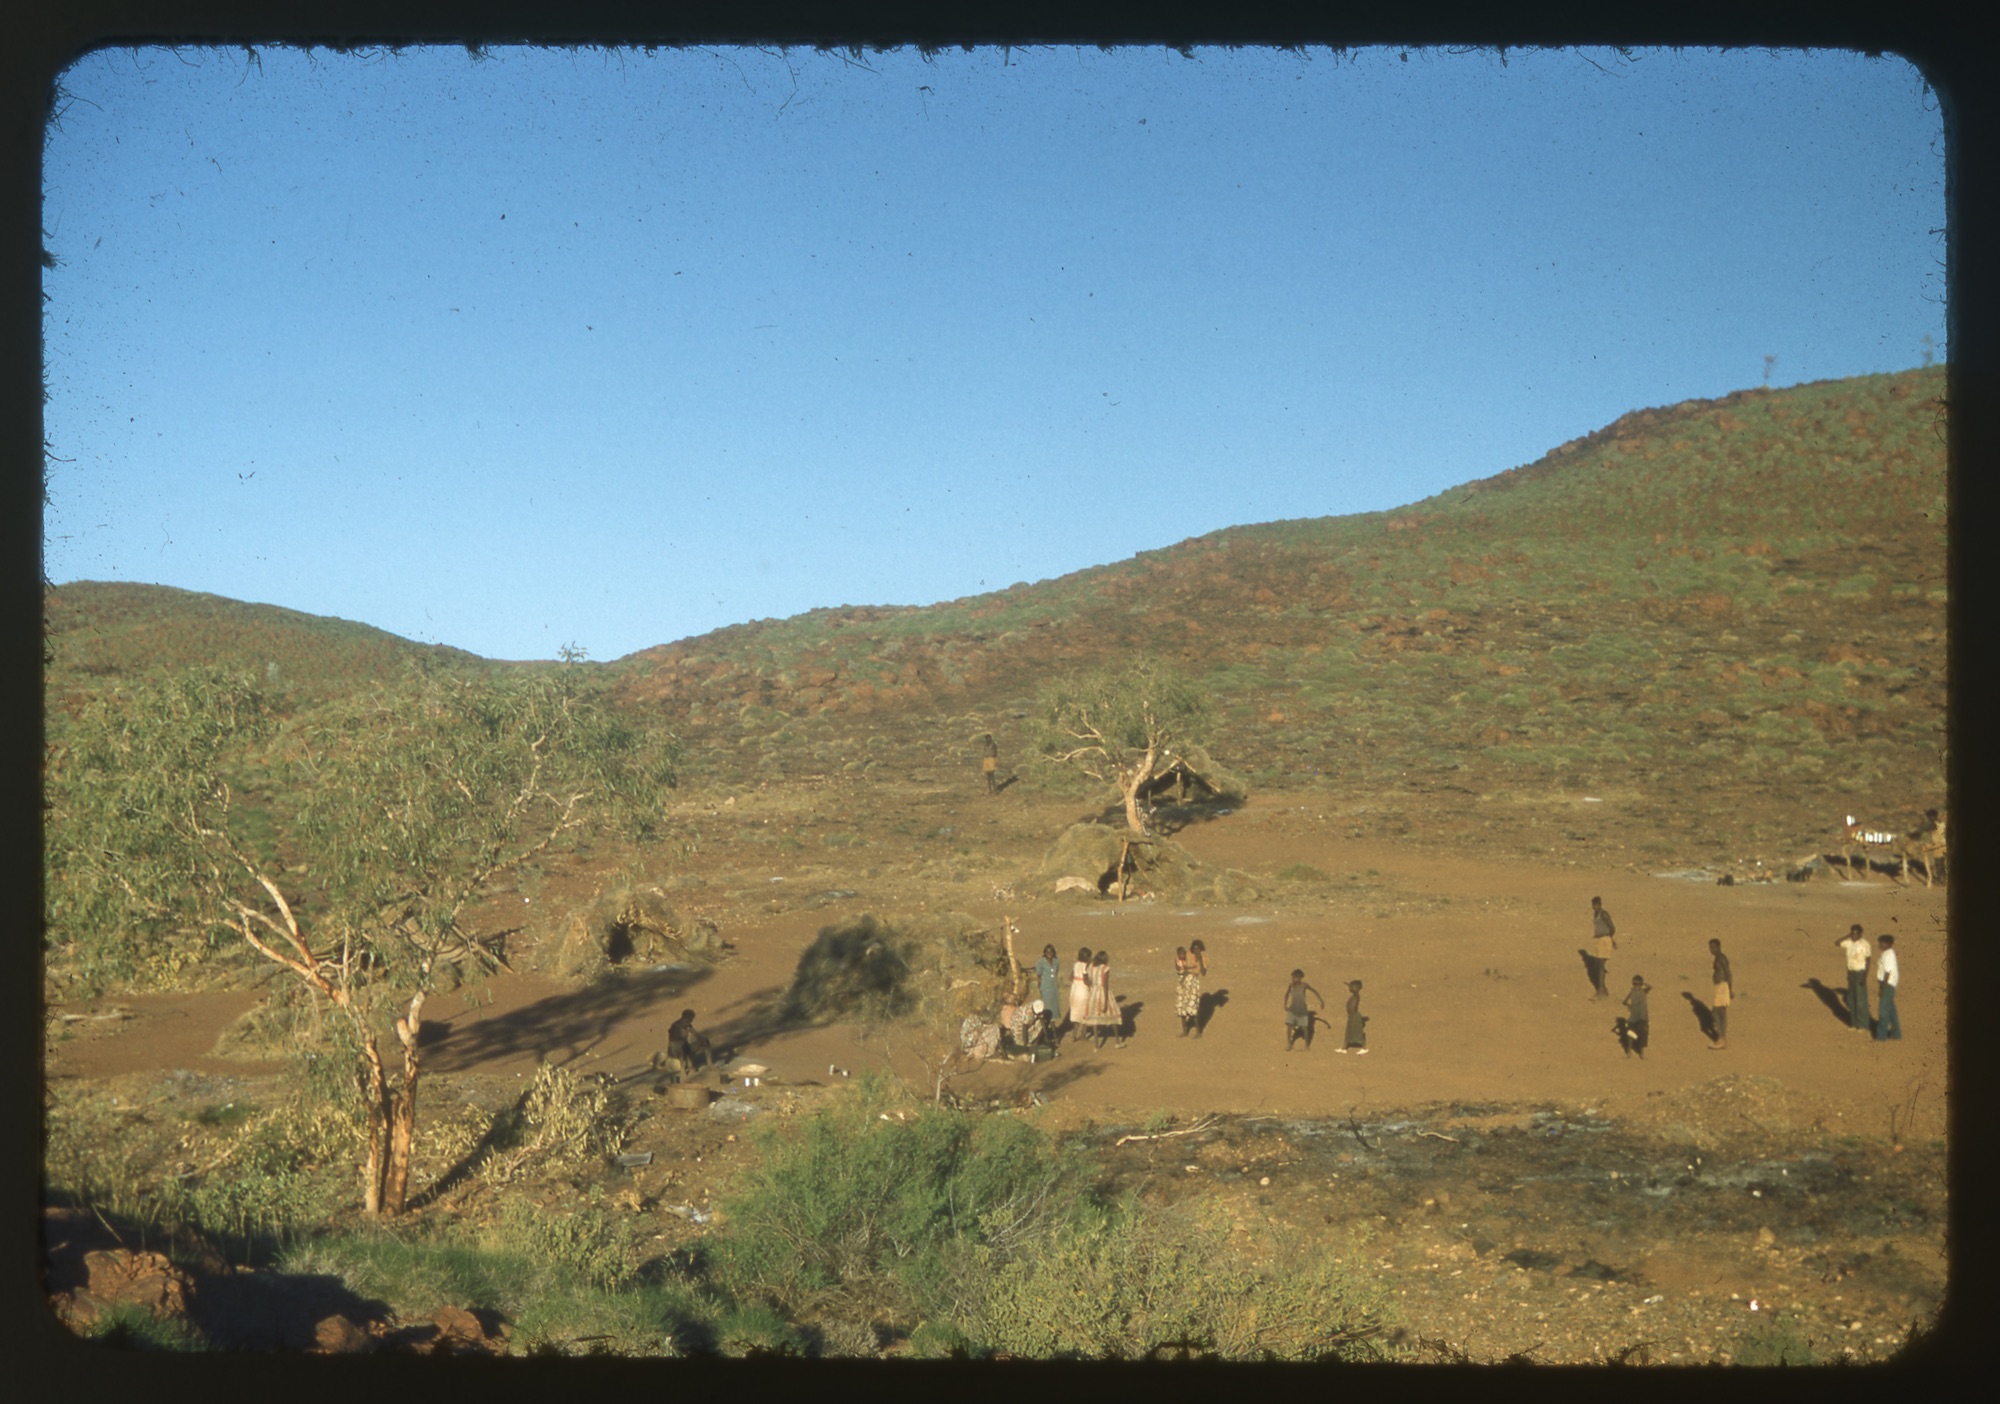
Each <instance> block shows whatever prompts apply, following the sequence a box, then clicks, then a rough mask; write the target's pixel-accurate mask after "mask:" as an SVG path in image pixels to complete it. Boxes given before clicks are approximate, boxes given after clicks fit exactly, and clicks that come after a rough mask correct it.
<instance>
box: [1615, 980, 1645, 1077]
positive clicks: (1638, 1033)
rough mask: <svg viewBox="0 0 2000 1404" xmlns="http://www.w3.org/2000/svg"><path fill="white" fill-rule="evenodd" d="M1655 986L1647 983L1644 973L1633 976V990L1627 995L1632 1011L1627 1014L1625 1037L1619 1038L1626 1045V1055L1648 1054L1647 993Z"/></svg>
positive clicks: (1626, 1000)
mask: <svg viewBox="0 0 2000 1404" xmlns="http://www.w3.org/2000/svg"><path fill="white" fill-rule="evenodd" d="M1652 988H1653V987H1652V986H1651V985H1649V984H1647V983H1646V977H1645V976H1643V975H1634V976H1633V977H1632V992H1631V993H1630V994H1628V995H1626V996H1625V1008H1626V1009H1627V1010H1629V1011H1630V1012H1629V1013H1627V1014H1626V1016H1625V1037H1624V1038H1623V1039H1621V1040H1619V1041H1620V1042H1621V1043H1623V1044H1624V1045H1625V1056H1626V1057H1628V1058H1629V1057H1631V1056H1632V1055H1633V1054H1634V1053H1637V1054H1638V1055H1639V1056H1640V1057H1641V1058H1644V1057H1645V1056H1646V1029H1647V1024H1648V1022H1649V1020H1648V1018H1647V1015H1646V994H1647V992H1648V991H1649V990H1651V989H1652Z"/></svg>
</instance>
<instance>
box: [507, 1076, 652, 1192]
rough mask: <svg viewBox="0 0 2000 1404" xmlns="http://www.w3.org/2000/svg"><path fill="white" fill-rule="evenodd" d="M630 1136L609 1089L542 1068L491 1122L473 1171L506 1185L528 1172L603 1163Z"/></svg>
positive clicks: (624, 1116) (623, 1110) (615, 1096)
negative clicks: (512, 1103) (517, 1101)
mask: <svg viewBox="0 0 2000 1404" xmlns="http://www.w3.org/2000/svg"><path fill="white" fill-rule="evenodd" d="M630 1131H631V1122H630V1118H629V1116H628V1115H627V1112H626V1108H625V1106H624V1103H623V1100H622V1098H620V1097H619V1095H618V1094H617V1093H616V1092H614V1091H613V1090H612V1089H611V1088H609V1087H607V1086H605V1085H603V1084H602V1083H599V1082H594V1081H590V1080H588V1079H585V1078H580V1077H578V1076H577V1075H576V1074H575V1073H572V1072H570V1071H569V1070H568V1069H567V1068H563V1067H559V1066H557V1065H556V1064H554V1063H543V1064H542V1065H541V1066H540V1067H538V1068H536V1069H535V1080H534V1081H533V1082H532V1083H531V1084H529V1087H528V1091H527V1093H526V1095H524V1096H523V1097H522V1098H521V1101H520V1104H519V1105H518V1106H515V1107H513V1108H510V1109H509V1110H508V1111H506V1112H503V1113H502V1114H501V1115H500V1117H499V1118H497V1119H496V1121H495V1123H494V1126H493V1130H492V1133H491V1135H490V1136H489V1137H488V1147H487V1150H486V1152H485V1153H484V1155H483V1157H482V1158H481V1160H480V1163H479V1166H478V1171H479V1174H480V1175H481V1176H482V1177H483V1178H485V1179H487V1180H488V1181H490V1182H492V1183H494V1184H506V1183H508V1182H509V1181H512V1180H515V1179H517V1178H519V1177H520V1176H521V1175H522V1174H523V1173H524V1172H526V1171H528V1170H529V1169H531V1168H532V1169H547V1168H561V1167H565V1166H577V1165H587V1164H590V1163H593V1162H597V1161H604V1160H608V1159H610V1158H611V1157H612V1156H614V1155H616V1154H617V1153H618V1152H619V1151H620V1150H622V1149H623V1148H624V1146H625V1138H626V1136H627V1135H629V1134H630Z"/></svg>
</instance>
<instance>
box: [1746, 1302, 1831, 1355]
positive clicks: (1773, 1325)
mask: <svg viewBox="0 0 2000 1404" xmlns="http://www.w3.org/2000/svg"><path fill="white" fill-rule="evenodd" d="M1733 1359H1734V1361H1735V1363H1736V1364H1738V1365H1818V1364H1821V1363H1822V1360H1821V1357H1820V1354H1819V1352H1818V1351H1817V1350H1815V1349H1814V1348H1813V1346H1812V1343H1811V1342H1810V1341H1808V1340H1807V1339H1806V1338H1805V1337H1804V1336H1801V1335H1800V1334H1799V1332H1798V1327H1797V1323H1796V1322H1794V1321H1793V1320H1792V1319H1791V1318H1790V1317H1789V1316H1786V1315H1785V1314H1783V1313H1782V1312H1773V1313H1772V1314H1771V1318H1770V1320H1769V1321H1766V1322H1763V1323H1761V1324H1760V1325H1758V1326H1756V1327H1753V1328H1752V1329H1751V1330H1749V1331H1746V1332H1744V1333H1742V1334H1741V1335H1739V1336H1738V1337H1737V1338H1736V1349H1735V1351H1734V1352H1733Z"/></svg>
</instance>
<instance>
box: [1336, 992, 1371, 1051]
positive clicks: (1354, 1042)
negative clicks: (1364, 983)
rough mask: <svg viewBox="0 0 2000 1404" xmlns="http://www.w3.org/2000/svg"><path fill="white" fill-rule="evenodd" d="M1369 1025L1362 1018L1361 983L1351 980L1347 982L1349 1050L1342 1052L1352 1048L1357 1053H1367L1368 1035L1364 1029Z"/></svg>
mask: <svg viewBox="0 0 2000 1404" xmlns="http://www.w3.org/2000/svg"><path fill="white" fill-rule="evenodd" d="M1367 1023H1368V1021H1367V1020H1366V1019H1364V1018H1363V1017H1362V1016H1361V982H1360V981H1359V980H1349V981H1348V982H1347V1048H1343V1049H1341V1050H1340V1051H1341V1052H1343V1053H1345V1052H1346V1051H1347V1049H1348V1048H1352V1049H1353V1050H1354V1051H1355V1052H1356V1053H1366V1052H1367V1051H1368V1035H1367V1033H1365V1032H1364V1027H1365V1026H1366V1024H1367Z"/></svg>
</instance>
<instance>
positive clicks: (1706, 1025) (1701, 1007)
mask: <svg viewBox="0 0 2000 1404" xmlns="http://www.w3.org/2000/svg"><path fill="white" fill-rule="evenodd" d="M1681 998H1682V999H1684V1000H1686V1001H1687V1002H1688V1006H1689V1007H1690V1008H1691V1009H1693V1010H1694V1017H1695V1022H1696V1023H1698V1024H1700V1025H1701V1036H1702V1037H1703V1038H1705V1039H1707V1040H1708V1041H1709V1042H1710V1043H1713V1042H1715V1011H1714V1010H1713V1009H1710V1008H1709V1007H1708V1006H1707V1005H1706V1004H1703V1003H1702V1002H1701V1001H1700V1000H1698V999H1696V998H1695V997H1694V995H1693V993H1692V992H1691V991H1688V990H1682V991H1681Z"/></svg>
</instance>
